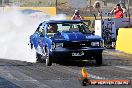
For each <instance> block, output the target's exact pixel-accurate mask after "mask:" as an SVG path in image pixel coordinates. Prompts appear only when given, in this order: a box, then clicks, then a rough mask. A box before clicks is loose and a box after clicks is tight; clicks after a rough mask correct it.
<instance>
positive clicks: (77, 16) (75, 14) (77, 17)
mask: <svg viewBox="0 0 132 88" xmlns="http://www.w3.org/2000/svg"><path fill="white" fill-rule="evenodd" d="M71 20H83V19H82V17H81V16H80V14H79V10H75V13H74V15H73V16H72V18H71Z"/></svg>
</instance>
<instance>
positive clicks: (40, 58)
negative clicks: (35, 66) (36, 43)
mask: <svg viewBox="0 0 132 88" xmlns="http://www.w3.org/2000/svg"><path fill="white" fill-rule="evenodd" d="M36 59H37V60H36V61H37V62H40V63H41V62H42V55H40V54H38V53H37V52H36Z"/></svg>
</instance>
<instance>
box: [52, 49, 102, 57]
mask: <svg viewBox="0 0 132 88" xmlns="http://www.w3.org/2000/svg"><path fill="white" fill-rule="evenodd" d="M103 50H104V48H84V49H67V48H58V49H54V50H51V52H50V54H51V55H52V57H60V58H65V57H66V58H68V57H69V58H80V57H81V58H87V59H88V58H90V57H94V56H95V55H97V54H102V51H103Z"/></svg>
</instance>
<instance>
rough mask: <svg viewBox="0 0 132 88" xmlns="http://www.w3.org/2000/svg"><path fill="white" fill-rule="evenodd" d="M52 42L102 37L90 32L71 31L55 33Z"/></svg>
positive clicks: (89, 39) (96, 39)
mask: <svg viewBox="0 0 132 88" xmlns="http://www.w3.org/2000/svg"><path fill="white" fill-rule="evenodd" d="M51 39H52V41H53V42H61V41H98V40H101V39H102V38H101V37H100V36H96V35H92V34H82V33H80V32H73V33H65V32H62V33H61V34H58V35H57V34H56V35H54V36H53V37H52V38H51Z"/></svg>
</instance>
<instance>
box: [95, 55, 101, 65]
mask: <svg viewBox="0 0 132 88" xmlns="http://www.w3.org/2000/svg"><path fill="white" fill-rule="evenodd" d="M95 61H96V64H97V65H98V66H101V65H102V53H99V54H97V55H96V56H95Z"/></svg>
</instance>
